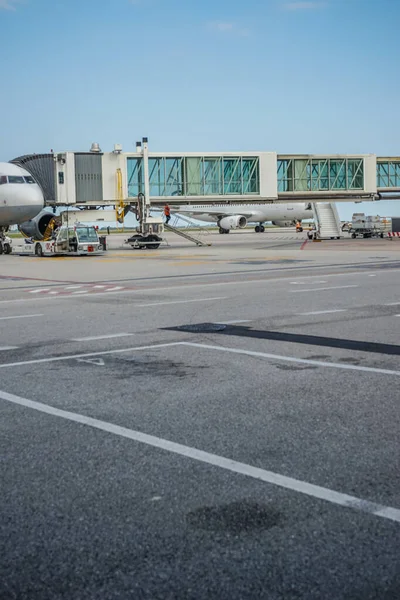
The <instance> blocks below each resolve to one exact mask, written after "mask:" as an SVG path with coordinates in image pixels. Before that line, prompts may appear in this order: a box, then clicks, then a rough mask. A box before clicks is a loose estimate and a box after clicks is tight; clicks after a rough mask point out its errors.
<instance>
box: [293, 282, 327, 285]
mask: <svg viewBox="0 0 400 600" xmlns="http://www.w3.org/2000/svg"><path fill="white" fill-rule="evenodd" d="M290 283H291V284H292V285H306V284H307V283H326V281H291V282H290Z"/></svg>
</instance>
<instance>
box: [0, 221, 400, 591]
mask: <svg viewBox="0 0 400 600" xmlns="http://www.w3.org/2000/svg"><path fill="white" fill-rule="evenodd" d="M121 241H122V236H120V238H116V237H112V238H111V239H110V242H111V244H110V246H111V248H115V249H113V250H111V251H110V252H108V253H107V254H106V255H104V256H103V257H99V258H96V257H90V258H74V259H69V258H66V259H58V258H55V259H49V258H47V259H46V258H44V259H39V258H35V257H18V256H0V332H1V338H0V411H1V419H0V444H1V456H2V459H1V467H2V473H1V486H0V499H1V500H0V501H1V514H2V519H1V521H0V598H1V600H11V599H18V600H20V599H21V600H25V599H26V600H36V599H38V600H39V599H40V600H42V599H43V600H47V599H48V600H53V599H57V600H58V599H63V600H64V599H74V600H75V599H79V600H80V599H82V600H86V599H88V600H89V599H90V600H92V599H93V600H98V599H106V600H108V599H109V600H114V599H127V600H130V599H142V598H143V599H146V600H147V599H175V598H177V599H181V598H182V599H193V600H195V599H210V598H211V599H213V598H218V599H227V600H236V599H248V598H262V599H264V598H265V599H268V600H269V599H272V600H275V599H276V600H278V599H284V600H286V599H289V600H290V599H298V598H302V599H303V598H304V599H307V600H308V599H314V598H315V599H329V600H331V599H333V598H334V599H335V600H336V599H338V600H339V599H351V600H352V599H356V600H367V599H371V600H372V599H379V600H389V599H393V600H394V599H396V600H397V599H398V598H399V597H400V552H399V542H400V485H399V467H400V444H399V429H400V427H399V426H400V412H399V402H400V392H399V384H400V345H399V343H398V340H399V330H400V283H399V282H400V241H399V242H397V241H394V242H390V241H387V240H351V241H350V240H342V241H339V242H333V241H332V242H321V243H313V242H309V243H306V244H304V241H305V237H304V236H296V234H293V232H284V233H279V234H275V235H274V236H272V235H268V234H266V235H265V234H264V236H263V235H259V236H257V235H255V234H253V235H250V234H248V233H247V232H246V233H244V234H240V233H239V234H238V235H235V234H233V235H232V234H231V235H230V236H218V235H212V236H210V241H212V243H213V245H212V246H211V247H207V248H196V247H191V246H188V245H185V243H183V242H181V241H176V240H174V239H173V238H172V237H170V238H169V242H170V245H169V246H166V247H165V248H160V249H159V250H157V251H131V250H129V249H126V248H125V249H124V248H123V247H122V246H121Z"/></svg>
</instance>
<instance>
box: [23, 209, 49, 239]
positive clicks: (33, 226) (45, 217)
mask: <svg viewBox="0 0 400 600" xmlns="http://www.w3.org/2000/svg"><path fill="white" fill-rule="evenodd" d="M53 218H54V214H53V213H52V212H48V211H47V210H42V211H41V212H40V213H39V214H38V215H36V217H34V218H33V219H30V220H29V221H25V223H21V224H20V225H19V227H18V229H19V230H20V232H21V233H23V234H24V235H26V236H27V237H32V238H34V239H35V240H42V239H43V236H44V234H45V231H46V229H47V226H48V224H49V223H50V221H51V220H52V219H53Z"/></svg>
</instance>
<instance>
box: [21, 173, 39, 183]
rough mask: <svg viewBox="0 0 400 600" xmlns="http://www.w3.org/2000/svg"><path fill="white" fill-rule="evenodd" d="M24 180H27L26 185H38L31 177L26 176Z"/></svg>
mask: <svg viewBox="0 0 400 600" xmlns="http://www.w3.org/2000/svg"><path fill="white" fill-rule="evenodd" d="M24 179H25V183H36V181H35V180H34V179H33V177H31V176H30V175H25V176H24Z"/></svg>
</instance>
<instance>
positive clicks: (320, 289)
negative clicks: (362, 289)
mask: <svg viewBox="0 0 400 600" xmlns="http://www.w3.org/2000/svg"><path fill="white" fill-rule="evenodd" d="M357 287H359V286H358V285H335V286H332V287H323V288H309V289H308V290H290V291H291V292H292V294H296V293H299V292H322V291H324V290H344V289H346V288H357Z"/></svg>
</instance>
